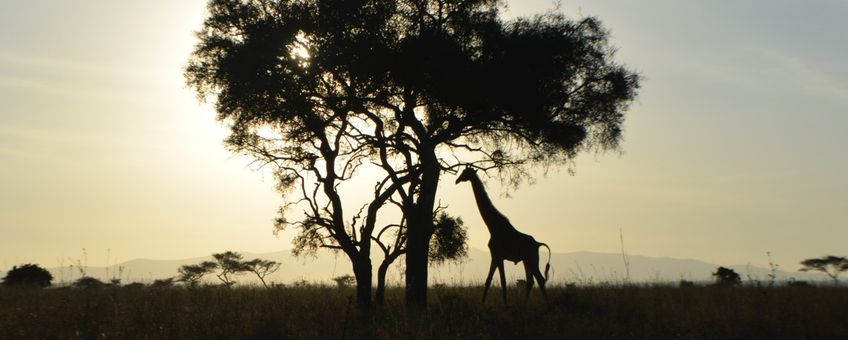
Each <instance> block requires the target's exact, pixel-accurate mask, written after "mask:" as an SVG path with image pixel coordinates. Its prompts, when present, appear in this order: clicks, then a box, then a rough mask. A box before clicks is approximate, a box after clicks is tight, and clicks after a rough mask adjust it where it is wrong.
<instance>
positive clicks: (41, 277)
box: [3, 263, 53, 288]
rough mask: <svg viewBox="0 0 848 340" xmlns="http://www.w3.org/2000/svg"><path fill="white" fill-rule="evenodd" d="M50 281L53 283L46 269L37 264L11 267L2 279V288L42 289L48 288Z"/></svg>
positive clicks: (51, 276)
mask: <svg viewBox="0 0 848 340" xmlns="http://www.w3.org/2000/svg"><path fill="white" fill-rule="evenodd" d="M51 281H53V275H51V274H50V272H49V271H47V269H44V268H41V267H39V266H38V265H37V264H32V263H27V264H24V265H21V266H20V267H18V266H14V267H12V270H10V271H9V272H8V273H6V277H4V278H3V286H4V287H33V288H36V287H37V288H43V287H47V286H49V285H50V282H51Z"/></svg>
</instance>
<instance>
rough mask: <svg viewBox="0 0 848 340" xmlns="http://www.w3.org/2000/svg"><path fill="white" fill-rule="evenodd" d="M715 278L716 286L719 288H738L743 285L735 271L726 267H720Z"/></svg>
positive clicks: (714, 274)
mask: <svg viewBox="0 0 848 340" xmlns="http://www.w3.org/2000/svg"><path fill="white" fill-rule="evenodd" d="M713 276H714V277H715V279H716V285H719V286H738V285H740V284H742V278H741V277H740V276H739V274H738V273H736V271H735V270H733V269H730V268H725V267H718V269H717V270H716V272H715V273H713Z"/></svg>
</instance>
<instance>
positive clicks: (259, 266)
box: [242, 259, 280, 288]
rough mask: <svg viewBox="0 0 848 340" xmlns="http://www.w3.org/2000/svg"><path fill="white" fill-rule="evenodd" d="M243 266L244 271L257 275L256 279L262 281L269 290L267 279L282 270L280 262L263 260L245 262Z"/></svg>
mask: <svg viewBox="0 0 848 340" xmlns="http://www.w3.org/2000/svg"><path fill="white" fill-rule="evenodd" d="M242 266H243V270H244V271H247V272H251V273H253V274H255V275H256V277H258V278H259V281H262V285H263V286H265V288H268V284H267V283H266V282H265V277H266V276H268V275H271V274H273V273H274V272H276V271H277V270H278V269H280V263H279V262H276V261H271V260H262V259H253V260H250V261H247V262H244V263H243V264H242Z"/></svg>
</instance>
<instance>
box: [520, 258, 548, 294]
mask: <svg viewBox="0 0 848 340" xmlns="http://www.w3.org/2000/svg"><path fill="white" fill-rule="evenodd" d="M537 251H538V250H536V249H534V250H533V253H532V254H530V255H529V256H528V257H527V260H525V261H524V269H525V270H526V271H527V276H528V279H527V281H530V279H529V276H531V275H532V276H534V277H536V281H539V290H541V291H542V296H545V297H547V296H548V293H547V292H546V291H545V283H546V281H547V280H545V277H544V276H542V272H541V271H539V253H537ZM528 295H529V293H528Z"/></svg>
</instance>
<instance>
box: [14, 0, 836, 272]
mask: <svg viewBox="0 0 848 340" xmlns="http://www.w3.org/2000/svg"><path fill="white" fill-rule="evenodd" d="M552 7H553V5H552V2H551V1H549V0H541V1H526V0H525V1H512V2H511V4H510V8H509V10H508V12H507V15H521V14H527V13H538V12H540V11H544V10H546V9H550V8H552ZM563 9H564V11H565V12H566V13H567V14H569V15H570V16H572V17H581V16H597V17H598V18H599V19H601V21H602V22H603V23H604V24H605V25H606V26H607V27H608V28H610V29H611V30H612V33H613V43H614V45H616V46H617V47H618V49H619V51H618V54H617V59H618V60H619V61H621V62H624V63H626V64H628V65H630V66H631V67H633V68H635V69H637V70H638V71H639V72H640V73H641V74H642V75H643V76H644V82H643V88H642V90H641V92H640V96H639V97H638V100H637V102H635V103H634V105H633V106H632V108H631V110H630V111H629V112H628V113H627V121H626V124H625V141H624V143H623V149H624V153H623V154H621V155H619V154H606V155H593V154H588V155H581V157H579V159H578V160H577V163H576V175H575V176H570V175H568V174H567V172H566V171H561V172H559V173H557V172H552V173H550V174H548V176H547V177H546V178H540V179H539V180H538V181H537V183H536V185H532V186H524V187H522V188H520V189H519V190H518V191H515V192H512V193H511V194H512V197H511V198H503V197H500V198H499V197H498V193H501V192H503V191H502V190H501V189H500V187H499V186H498V183H497V182H496V181H489V183H488V187H489V191H490V192H492V193H493V196H495V204H496V205H497V206H498V207H499V208H500V210H501V211H502V212H504V213H505V214H506V215H507V216H508V217H509V218H510V219H511V220H512V222H513V224H515V225H516V226H517V227H518V229H519V230H521V231H524V232H526V233H530V234H532V235H534V236H535V237H536V238H537V239H539V240H541V241H543V242H546V243H548V244H550V245H551V247H552V248H553V250H554V251H556V252H571V251H581V250H586V251H601V252H618V251H619V250H620V249H619V229H621V230H623V233H624V240H625V243H626V244H625V246H626V248H627V252H628V253H631V254H640V255H650V256H669V257H679V258H698V259H702V260H706V261H712V262H715V263H720V264H728V265H729V264H744V263H752V264H757V265H763V264H765V263H766V262H767V260H766V255H765V252H766V251H771V252H772V255H773V257H774V259H775V260H776V261H777V262H778V264H780V265H781V269H784V270H788V271H792V270H795V269H797V267H798V266H797V262H799V261H800V260H802V259H804V258H807V257H814V256H821V255H825V254H830V253H833V254H836V255H848V242H847V241H846V240H848V222H846V221H848V179H846V177H845V175H846V174H848V151H846V145H848V135H846V133H845V128H846V126H848V66H846V65H845V60H848V38H846V37H848V23H846V21H845V18H846V17H848V1H844V0H830V1H828V0H810V1H781V0H769V1H765V0H752V1H743V2H740V1H729V0H728V1H706V0H704V1H681V0H650V1H601V0H593V1H564V2H563ZM204 12H205V2H204V1H202V0H191V1H189V0H180V1H172V0H156V1H106V0H103V1H94V0H89V1H83V0H61V1H60V0H54V1H44V0H3V1H0V270H5V269H8V268H9V267H11V266H12V265H14V264H19V263H23V262H36V263H40V264H42V265H45V266H56V265H58V264H60V263H61V261H63V259H64V264H65V265H67V264H68V263H69V260H68V259H69V258H70V259H78V258H81V257H82V248H86V249H87V251H88V262H89V264H90V265H102V264H105V262H106V258H107V257H106V254H107V249H108V250H109V251H110V252H111V259H112V260H114V259H115V258H117V259H118V261H122V260H129V259H132V258H140V257H144V258H157V259H171V258H185V257H194V256H201V255H207V254H210V253H212V252H218V251H222V250H227V249H231V250H240V251H253V252H266V251H276V250H280V249H288V248H290V247H291V245H290V238H291V233H283V234H281V235H280V237H274V236H273V235H272V222H271V221H272V219H273V218H274V216H275V213H276V209H277V207H278V205H279V204H280V203H281V202H282V198H281V197H279V195H278V194H277V193H275V192H274V191H273V184H274V183H273V180H272V178H270V177H268V176H264V175H263V174H262V173H261V172H256V171H251V170H249V169H248V168H246V165H247V163H248V160H247V159H245V158H241V157H234V156H232V155H230V154H228V153H227V152H226V151H224V149H223V147H222V144H221V140H222V138H223V137H224V136H225V133H226V131H225V130H224V129H223V128H221V127H219V125H218V124H217V123H216V122H215V120H214V112H213V111H212V110H211V109H210V108H208V107H206V106H202V105H200V104H198V103H197V101H196V99H195V96H194V93H193V92H192V91H191V90H190V89H188V88H186V86H185V85H184V79H183V77H182V68H183V67H184V65H185V62H186V60H187V58H188V55H189V53H190V52H191V49H192V45H193V44H194V38H193V35H192V32H193V31H195V30H197V29H199V28H200V24H201V22H202V20H203V15H204ZM453 180H454V178H453V177H452V176H445V177H443V182H442V185H443V186H442V188H441V189H440V193H441V199H442V202H444V203H446V204H448V205H450V209H451V211H452V212H453V213H454V214H456V215H459V216H461V217H462V218H463V219H464V220H465V221H466V224H467V225H468V227H469V229H470V233H469V234H470V239H469V243H470V245H471V246H472V247H477V248H482V249H485V244H486V242H487V240H488V233H487V232H486V229H485V227H484V225H483V224H482V220H481V219H480V218H479V217H478V213H477V210H476V207H475V206H474V203H473V195H472V193H471V190H470V187H468V186H467V185H461V186H455V185H454V184H453ZM111 262H112V261H111V260H110V263H111Z"/></svg>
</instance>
